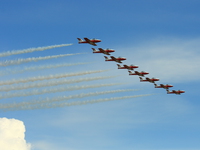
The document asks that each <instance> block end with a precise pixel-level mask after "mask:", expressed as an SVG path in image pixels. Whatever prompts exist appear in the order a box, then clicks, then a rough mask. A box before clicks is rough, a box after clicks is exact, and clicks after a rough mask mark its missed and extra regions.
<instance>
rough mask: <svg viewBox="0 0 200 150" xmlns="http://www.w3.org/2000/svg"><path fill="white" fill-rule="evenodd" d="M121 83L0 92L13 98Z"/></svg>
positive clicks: (6, 96) (1, 97)
mask: <svg viewBox="0 0 200 150" xmlns="http://www.w3.org/2000/svg"><path fill="white" fill-rule="evenodd" d="M120 84H121V83H110V84H96V85H83V86H71V87H68V86H67V87H65V86H64V87H55V88H50V89H42V90H41V89H35V90H32V91H27V92H24V91H22V92H17V93H12V92H7V93H6V94H0V99H3V98H12V97H22V96H31V95H40V94H46V93H56V92H64V91H74V90H82V89H89V88H98V87H105V86H114V85H120Z"/></svg>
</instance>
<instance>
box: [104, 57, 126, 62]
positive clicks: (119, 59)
mask: <svg viewBox="0 0 200 150" xmlns="http://www.w3.org/2000/svg"><path fill="white" fill-rule="evenodd" d="M104 57H105V61H116V62H118V63H122V62H121V61H123V60H126V58H123V57H118V58H115V57H114V56H110V59H109V58H108V57H106V56H104Z"/></svg>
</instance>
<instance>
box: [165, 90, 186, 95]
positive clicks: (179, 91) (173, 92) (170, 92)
mask: <svg viewBox="0 0 200 150" xmlns="http://www.w3.org/2000/svg"><path fill="white" fill-rule="evenodd" d="M181 93H185V91H182V90H178V91H175V90H172V91H169V90H167V94H177V95H180V94H181Z"/></svg>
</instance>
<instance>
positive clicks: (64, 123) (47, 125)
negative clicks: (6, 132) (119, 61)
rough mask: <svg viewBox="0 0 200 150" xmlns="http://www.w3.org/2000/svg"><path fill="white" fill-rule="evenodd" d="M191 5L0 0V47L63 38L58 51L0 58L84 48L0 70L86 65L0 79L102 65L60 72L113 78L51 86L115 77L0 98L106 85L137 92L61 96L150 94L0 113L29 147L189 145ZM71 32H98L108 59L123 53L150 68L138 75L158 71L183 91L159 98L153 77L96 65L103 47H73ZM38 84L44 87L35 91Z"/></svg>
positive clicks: (193, 51)
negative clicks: (17, 124)
mask: <svg viewBox="0 0 200 150" xmlns="http://www.w3.org/2000/svg"><path fill="white" fill-rule="evenodd" d="M199 4H200V1H198V0H190V1H189V0H183V1H178V0H173V1H172V0H162V1H159V0H151V1H148V0H140V1H135V0H126V1H123V0H115V1H114V0H102V1H94V0H88V1H80V0H73V1H64V0H60V1H55V0H48V1H46V0H44V1H38V0H35V1H30V0H29V1H27V0H26V1H24V0H19V1H14V0H10V1H1V2H0V22H1V24H0V30H1V34H0V39H1V40H0V52H6V51H10V50H20V49H26V48H31V47H40V46H49V45H55V44H64V43H66V44H68V43H73V45H72V46H67V47H62V48H55V49H50V50H45V51H41V52H33V53H27V54H20V55H12V56H8V57H1V61H5V60H15V59H18V58H29V57H39V56H41V57H43V56H50V55H59V54H71V53H86V54H82V55H75V56H68V57H62V58H57V59H50V60H43V61H38V62H30V63H25V64H21V65H14V66H8V67H1V68H0V70H1V71H2V72H4V71H6V69H23V68H24V67H31V66H38V65H48V64H60V63H79V62H80V63H81V62H91V63H90V64H86V65H77V66H72V67H59V68H55V69H45V70H38V71H33V72H25V73H23V74H9V75H7V76H1V80H3V81H4V80H12V79H21V78H29V77H37V76H47V75H55V74H61V73H75V72H82V71H90V70H104V69H111V70H110V71H107V72H102V73H97V74H90V75H84V76H76V77H70V78H66V79H79V78H84V77H98V76H112V75H114V76H117V77H114V78H112V79H104V80H97V81H90V82H82V83H77V84H71V85H58V86H56V87H62V86H73V85H77V86H79V85H93V84H101V83H104V84H105V83H125V84H123V85H117V86H110V87H103V88H94V89H85V90H76V91H65V92H56V93H49V94H43V95H34V96H27V97H14V98H8V99H2V100H1V101H2V103H3V102H8V103H13V102H20V101H30V100H33V99H35V100H38V99H39V98H45V97H49V98H51V97H55V96H63V95H66V96H69V95H75V94H80V93H89V92H96V91H110V90H116V89H141V90H140V91H131V92H123V93H116V94H107V95H100V96H94V97H86V98H81V99H73V100H70V102H74V101H84V100H93V99H100V98H111V97H120V96H129V95H140V94H154V93H155V94H156V95H151V96H147V97H139V98H133V99H124V100H118V101H110V102H104V103H96V104H88V105H81V106H71V107H63V108H51V109H38V110H21V111H8V112H1V114H0V116H1V117H6V118H15V119H18V120H21V121H23V122H24V124H25V127H26V132H25V136H26V137H25V139H26V141H27V142H28V143H30V144H31V145H32V150H55V149H59V150H86V149H87V150H92V149H96V150H100V149H104V150H108V149H109V150H121V149H126V150H133V149H137V150H158V149H159V150H199V149H200V146H199V139H200V128H199V125H200V121H199V114H200V111H199V105H200V102H199V84H200V80H199V73H200V70H199V65H200V53H199V47H200V44H199V43H200V36H199V35H200V30H199V26H200V19H199V15H200V10H199ZM77 37H79V38H83V37H88V38H99V39H101V40H102V42H101V43H99V44H98V46H97V48H98V47H102V48H112V49H115V50H116V52H115V53H113V55H114V56H116V57H118V56H123V57H126V58H127V60H126V61H125V62H124V64H127V65H130V64H135V65H138V66H139V68H138V70H139V71H147V72H149V73H150V74H149V75H148V77H156V78H159V79H160V81H159V83H164V84H172V85H174V87H173V89H175V90H179V89H180V90H185V91H186V93H185V94H182V95H180V96H179V95H173V94H172V95H167V94H166V92H165V90H163V89H155V88H154V87H153V84H150V83H140V82H139V79H138V77H136V76H128V72H127V71H126V70H117V65H116V63H115V62H105V61H104V58H103V54H93V53H92V50H91V48H92V47H93V46H91V45H88V44H78V42H77V39H76V38H77ZM53 80H62V79H53ZM40 82H43V81H40ZM38 83H39V82H38ZM46 88H48V89H51V88H52V87H44V88H41V89H46ZM38 90H40V89H38ZM27 91H29V90H21V91H20V92H27ZM15 92H16V91H15ZM4 93H5V92H1V94H4Z"/></svg>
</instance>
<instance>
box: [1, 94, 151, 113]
mask: <svg viewBox="0 0 200 150" xmlns="http://www.w3.org/2000/svg"><path fill="white" fill-rule="evenodd" d="M151 95H154V94H144V95H134V96H122V97H112V98H104V99H97V100H87V101H76V102H71V103H67V102H63V103H47V104H46V103H43V104H38V105H22V106H18V105H17V104H7V105H5V104H1V106H0V109H1V110H3V111H15V110H34V109H45V108H57V107H66V106H76V105H87V104H95V103H100V102H107V101H114V100H123V99H130V98H137V97H144V96H151ZM11 105H12V107H10V106H11Z"/></svg>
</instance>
